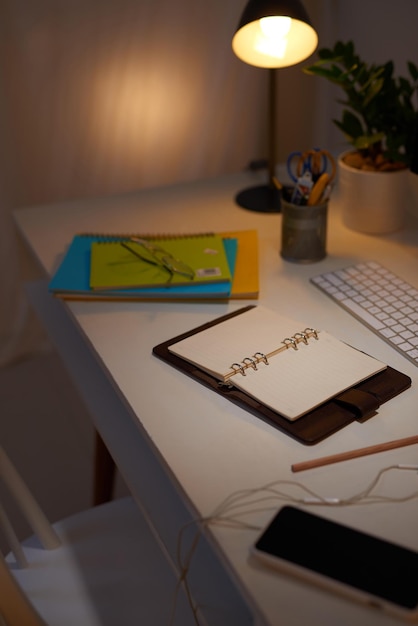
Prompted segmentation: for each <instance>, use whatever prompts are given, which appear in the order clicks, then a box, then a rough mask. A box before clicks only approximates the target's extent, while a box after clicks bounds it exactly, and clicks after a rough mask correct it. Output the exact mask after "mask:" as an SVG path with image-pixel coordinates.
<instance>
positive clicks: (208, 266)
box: [90, 234, 232, 290]
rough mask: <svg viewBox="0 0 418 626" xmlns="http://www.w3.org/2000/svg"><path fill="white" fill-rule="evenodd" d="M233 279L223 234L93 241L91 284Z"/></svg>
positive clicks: (103, 286) (128, 285) (111, 286)
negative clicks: (144, 240)
mask: <svg viewBox="0 0 418 626" xmlns="http://www.w3.org/2000/svg"><path fill="white" fill-rule="evenodd" d="M231 281H232V276H231V272H230V269H229V264H228V260H227V257H226V254H225V248H224V244H223V240H222V237H221V236H219V235H216V234H214V235H183V236H179V237H175V238H173V237H170V236H169V237H167V238H163V237H158V238H155V239H152V238H147V239H146V242H145V244H144V245H142V244H141V243H137V242H135V241H134V240H126V241H99V242H98V241H96V242H92V244H91V257H90V288H91V289H94V290H101V289H120V288H140V287H168V288H169V287H171V286H179V285H199V284H208V283H225V282H226V283H230V282H231Z"/></svg>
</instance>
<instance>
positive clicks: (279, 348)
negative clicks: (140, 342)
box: [153, 306, 411, 443]
mask: <svg viewBox="0 0 418 626" xmlns="http://www.w3.org/2000/svg"><path fill="white" fill-rule="evenodd" d="M153 353H154V354H155V355H156V356H158V357H160V358H162V359H163V360H165V361H167V362H169V363H170V364H171V365H173V366H175V367H177V368H179V369H181V370H182V371H183V372H184V373H186V374H188V375H189V376H192V377H193V378H196V379H198V380H199V381H200V382H202V383H204V384H206V385H207V386H209V387H211V388H212V389H213V390H214V391H217V392H218V393H221V394H223V395H224V396H225V397H227V398H228V399H229V400H231V401H233V402H235V403H237V404H240V405H241V406H243V407H244V408H246V409H248V410H250V411H251V412H253V413H255V414H257V415H260V416H261V417H263V418H265V419H267V420H269V421H273V422H274V423H275V424H276V425H278V426H279V427H281V428H283V429H284V430H286V431H287V432H289V434H291V435H293V436H294V437H296V438H298V439H301V440H303V442H304V443H316V442H317V441H319V440H321V439H322V438H324V437H326V436H328V435H329V434H331V433H332V432H335V431H336V430H338V429H339V428H342V427H343V426H345V425H346V424H348V423H350V422H351V421H353V420H354V419H360V418H365V417H370V416H371V415H373V414H375V413H376V409H377V408H378V406H379V404H380V403H382V402H385V401H387V400H388V399H390V398H391V397H393V396H394V395H396V394H398V393H400V392H401V391H403V390H404V389H406V388H407V387H409V386H410V384H411V380H410V378H409V377H408V376H405V375H404V374H402V373H400V372H397V371H396V370H393V369H392V368H390V367H388V366H387V365H386V364H385V363H382V362H380V361H378V360H377V359H375V358H373V357H371V356H369V355H367V354H365V353H364V352H361V351H360V350H357V349H356V348H353V347H351V346H349V345H348V344H346V343H344V342H342V341H341V340H339V339H337V338H336V337H334V336H332V335H331V334H329V333H328V332H326V331H324V330H322V329H315V328H311V327H309V326H307V325H306V323H303V322H302V323H301V322H300V321H295V320H293V319H289V318H287V317H284V316H282V315H280V314H279V313H276V312H275V311H272V310H270V309H268V308H265V307H263V306H249V307H246V308H244V309H240V310H238V311H235V312H234V313H232V314H229V315H226V316H223V317H222V318H217V319H216V320H214V321H212V322H209V323H208V324H206V325H204V326H202V327H199V328H197V329H194V330H191V331H190V332H188V333H185V334H184V335H181V336H179V337H175V338H172V339H171V340H169V341H167V342H164V343H162V344H160V345H158V346H155V347H154V349H153Z"/></svg>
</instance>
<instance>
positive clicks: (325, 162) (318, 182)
mask: <svg viewBox="0 0 418 626" xmlns="http://www.w3.org/2000/svg"><path fill="white" fill-rule="evenodd" d="M286 165H287V171H288V174H289V176H290V178H291V179H292V180H293V182H294V183H295V188H294V192H293V196H292V202H294V203H295V204H305V203H306V204H309V205H314V204H317V203H318V202H319V201H320V200H321V201H324V200H325V195H326V194H327V193H328V194H329V192H330V190H331V183H332V181H333V180H334V178H335V174H336V163H335V159H334V157H333V156H332V155H331V153H330V152H329V151H328V150H322V149H320V148H315V149H312V150H305V152H300V151H295V152H291V153H290V154H289V156H288V158H287V163H286Z"/></svg>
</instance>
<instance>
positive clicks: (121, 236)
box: [78, 232, 214, 243]
mask: <svg viewBox="0 0 418 626" xmlns="http://www.w3.org/2000/svg"><path fill="white" fill-rule="evenodd" d="M78 235H79V236H80V237H91V238H93V239H94V240H95V241H96V240H97V243H115V242H118V241H129V240H130V239H132V237H137V238H139V239H151V240H154V241H164V240H171V239H194V238H197V237H212V236H213V235H214V233H213V232H207V233H157V234H152V233H145V234H144V233H94V232H83V233H78Z"/></svg>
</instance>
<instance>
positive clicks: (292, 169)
mask: <svg viewBox="0 0 418 626" xmlns="http://www.w3.org/2000/svg"><path fill="white" fill-rule="evenodd" d="M302 156H303V153H302V152H300V150H295V151H294V152H291V153H290V154H289V156H288V157H287V161H286V167H287V172H288V174H289V176H290V178H291V179H292V180H293V182H294V183H296V182H297V181H298V179H299V178H300V177H301V176H302V174H303V173H304V172H305V171H306V169H307V163H304V162H303V161H302V163H301V159H302Z"/></svg>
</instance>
